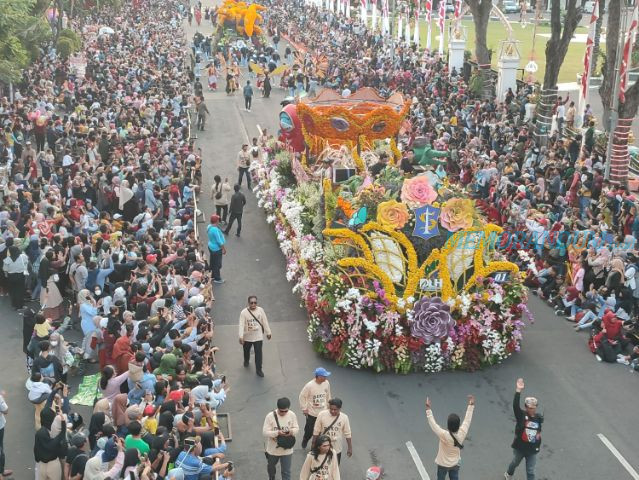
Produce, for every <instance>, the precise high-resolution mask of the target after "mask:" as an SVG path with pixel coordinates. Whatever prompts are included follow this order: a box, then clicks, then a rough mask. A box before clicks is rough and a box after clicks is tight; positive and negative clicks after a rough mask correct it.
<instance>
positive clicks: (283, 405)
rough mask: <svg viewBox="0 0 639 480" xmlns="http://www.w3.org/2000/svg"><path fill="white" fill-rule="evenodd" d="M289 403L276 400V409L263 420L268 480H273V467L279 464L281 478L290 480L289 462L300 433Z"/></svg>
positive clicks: (285, 400)
mask: <svg viewBox="0 0 639 480" xmlns="http://www.w3.org/2000/svg"><path fill="white" fill-rule="evenodd" d="M290 407H291V401H290V400H289V399H288V398H286V397H282V398H280V399H278V400H277V409H276V410H275V411H272V412H268V413H267V414H266V417H265V418H264V426H263V427H262V435H264V438H265V442H264V449H265V451H266V452H265V455H266V460H267V467H266V471H267V473H268V478H269V480H275V466H276V465H277V464H278V462H279V463H280V464H281V469H282V478H283V479H284V480H290V478H291V460H292V458H293V447H294V445H295V436H296V435H297V434H298V432H299V431H300V427H299V425H298V423H297V416H296V415H295V413H294V412H292V411H291V410H290Z"/></svg>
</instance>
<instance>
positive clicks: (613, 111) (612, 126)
mask: <svg viewBox="0 0 639 480" xmlns="http://www.w3.org/2000/svg"><path fill="white" fill-rule="evenodd" d="M634 4H635V0H625V1H624V5H623V7H621V15H620V17H621V18H620V21H619V24H620V26H621V33H620V34H619V39H618V40H619V41H618V44H617V55H616V57H615V81H614V82H613V84H612V97H611V98H610V118H609V119H608V121H609V130H608V145H607V147H606V165H605V169H604V178H605V179H606V180H609V179H610V167H611V165H612V142H613V138H614V134H615V130H616V129H617V122H618V121H619V87H620V83H621V62H622V60H623V55H624V52H623V51H624V47H625V44H626V37H627V35H628V27H629V25H628V18H632V11H633V9H634ZM626 74H627V73H626Z"/></svg>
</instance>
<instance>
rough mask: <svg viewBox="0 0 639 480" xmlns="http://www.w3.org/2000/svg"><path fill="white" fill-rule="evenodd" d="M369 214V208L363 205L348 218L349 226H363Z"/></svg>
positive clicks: (355, 227)
mask: <svg viewBox="0 0 639 480" xmlns="http://www.w3.org/2000/svg"><path fill="white" fill-rule="evenodd" d="M367 214H368V209H367V208H366V207H361V208H360V209H359V210H357V211H356V212H355V213H354V214H353V216H352V217H351V218H350V219H349V220H348V226H349V227H350V228H354V229H357V228H359V227H361V226H362V225H364V224H365V223H366V216H367Z"/></svg>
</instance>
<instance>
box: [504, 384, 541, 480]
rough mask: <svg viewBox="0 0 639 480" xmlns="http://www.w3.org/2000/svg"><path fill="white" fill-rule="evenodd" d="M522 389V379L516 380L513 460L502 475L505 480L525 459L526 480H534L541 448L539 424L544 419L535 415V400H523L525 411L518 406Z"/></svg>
mask: <svg viewBox="0 0 639 480" xmlns="http://www.w3.org/2000/svg"><path fill="white" fill-rule="evenodd" d="M523 389H524V379H523V378H519V379H517V386H516V388H515V398H514V399H513V412H514V413H515V422H516V424H515V440H513V444H512V448H513V459H512V461H511V462H510V465H508V470H506V473H504V478H505V479H506V480H511V479H512V478H513V475H514V474H515V469H516V468H517V467H518V466H519V464H520V463H521V461H522V460H523V459H524V458H525V459H526V479H527V480H535V464H536V463H537V454H538V453H539V447H540V446H541V424H542V423H543V421H544V417H542V416H541V415H539V414H538V413H537V399H536V398H535V397H526V399H525V400H524V407H525V410H522V409H521V407H520V406H519V403H520V397H521V392H522V391H523Z"/></svg>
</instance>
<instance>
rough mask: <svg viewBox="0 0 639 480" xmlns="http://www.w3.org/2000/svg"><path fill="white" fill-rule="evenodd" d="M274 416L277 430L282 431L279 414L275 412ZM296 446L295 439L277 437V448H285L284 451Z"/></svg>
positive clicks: (291, 437)
mask: <svg viewBox="0 0 639 480" xmlns="http://www.w3.org/2000/svg"><path fill="white" fill-rule="evenodd" d="M273 416H274V417H275V424H276V425H277V429H278V430H281V429H282V427H280V421H279V420H278V419H277V412H273ZM294 446H295V437H293V436H289V437H281V436H280V437H277V448H283V449H284V450H289V449H291V448H293V447H294Z"/></svg>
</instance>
